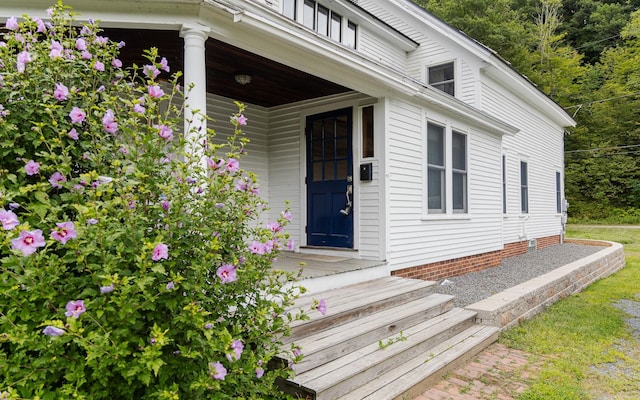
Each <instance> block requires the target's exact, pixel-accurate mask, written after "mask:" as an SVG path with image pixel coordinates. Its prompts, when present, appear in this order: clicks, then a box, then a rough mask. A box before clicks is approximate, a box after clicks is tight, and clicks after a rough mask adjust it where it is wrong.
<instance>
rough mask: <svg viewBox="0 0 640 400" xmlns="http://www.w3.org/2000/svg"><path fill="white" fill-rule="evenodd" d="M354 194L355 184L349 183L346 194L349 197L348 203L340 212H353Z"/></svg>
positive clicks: (345, 213) (344, 213) (346, 213)
mask: <svg viewBox="0 0 640 400" xmlns="http://www.w3.org/2000/svg"><path fill="white" fill-rule="evenodd" d="M352 194H353V185H347V192H346V193H345V196H346V197H347V205H346V206H345V207H344V208H343V209H342V210H340V214H342V215H349V214H351V206H352V203H351V195H352Z"/></svg>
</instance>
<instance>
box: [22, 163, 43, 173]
mask: <svg viewBox="0 0 640 400" xmlns="http://www.w3.org/2000/svg"><path fill="white" fill-rule="evenodd" d="M24 172H26V173H27V175H29V176H31V175H35V174H37V173H38V172H40V163H37V162H35V161H33V160H29V161H27V163H26V164H25V166H24Z"/></svg>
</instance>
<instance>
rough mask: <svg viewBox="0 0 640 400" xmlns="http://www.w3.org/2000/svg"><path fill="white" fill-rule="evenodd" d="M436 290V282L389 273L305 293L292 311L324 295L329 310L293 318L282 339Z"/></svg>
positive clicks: (286, 340) (292, 338) (292, 339)
mask: <svg viewBox="0 0 640 400" xmlns="http://www.w3.org/2000/svg"><path fill="white" fill-rule="evenodd" d="M434 292H435V282H429V281H422V280H417V279H406V278H399V277H394V276H387V277H383V278H378V279H374V280H371V281H367V282H362V283H357V284H353V285H349V286H345V287H341V288H337V289H331V290H328V291H324V292H319V293H314V294H311V295H304V296H301V297H300V298H299V299H298V300H297V301H296V304H295V305H294V306H293V307H292V308H291V309H289V311H290V312H291V313H293V314H295V313H296V312H297V311H298V310H304V311H308V310H309V309H311V308H313V304H314V300H321V299H324V300H325V301H326V303H327V310H328V311H327V314H326V315H325V316H321V315H320V314H319V313H318V312H317V311H312V312H311V317H312V318H311V320H308V321H293V323H292V324H291V328H292V331H291V335H290V336H289V337H286V338H283V341H284V343H285V344H286V343H290V342H296V341H297V340H299V339H300V338H302V337H305V336H309V335H312V334H314V333H316V332H318V331H321V330H323V329H326V328H327V327H330V326H337V325H340V324H344V323H347V322H350V321H354V320H357V319H359V318H361V317H364V316H367V315H370V314H373V313H376V312H379V311H383V310H386V309H389V308H392V307H395V306H397V305H399V304H405V303H407V302H410V301H413V300H416V299H420V298H424V297H426V296H428V295H430V294H432V293H434Z"/></svg>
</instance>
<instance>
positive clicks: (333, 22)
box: [282, 0, 358, 49]
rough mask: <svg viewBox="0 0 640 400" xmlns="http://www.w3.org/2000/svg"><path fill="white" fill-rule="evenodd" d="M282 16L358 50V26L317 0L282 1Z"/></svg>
mask: <svg viewBox="0 0 640 400" xmlns="http://www.w3.org/2000/svg"><path fill="white" fill-rule="evenodd" d="M282 15H284V16H285V17H287V18H291V19H293V20H295V21H297V22H299V23H301V24H302V25H304V26H306V27H307V28H309V29H313V30H314V31H316V32H318V33H319V34H320V35H323V36H327V37H329V38H331V39H333V40H335V41H337V42H340V43H342V44H344V45H345V46H348V47H351V48H354V49H355V48H356V44H357V43H356V39H357V31H358V25H357V24H356V23H354V22H353V21H350V20H348V19H347V18H344V17H343V16H342V15H340V14H338V13H336V12H334V11H333V10H332V9H331V8H329V7H326V6H324V5H322V4H320V3H318V2H317V1H315V0H282Z"/></svg>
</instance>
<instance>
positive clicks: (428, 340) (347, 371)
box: [294, 309, 475, 399]
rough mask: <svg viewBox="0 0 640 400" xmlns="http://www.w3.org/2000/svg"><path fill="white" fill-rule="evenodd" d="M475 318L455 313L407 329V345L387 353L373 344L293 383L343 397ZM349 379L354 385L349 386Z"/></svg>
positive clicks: (394, 346)
mask: <svg viewBox="0 0 640 400" xmlns="http://www.w3.org/2000/svg"><path fill="white" fill-rule="evenodd" d="M474 316H475V313H474V312H472V311H468V310H462V309H453V310H451V311H449V312H447V313H445V314H442V315H440V316H438V317H434V318H431V319H429V320H428V321H424V322H422V323H420V324H418V325H415V326H413V327H411V328H409V329H407V330H406V331H405V332H404V336H405V337H406V338H407V340H406V341H400V342H396V343H394V344H392V345H390V346H388V347H386V348H384V349H380V346H379V344H378V342H376V343H372V344H370V345H368V346H365V347H363V348H362V349H360V350H357V351H355V352H353V353H350V354H347V355H345V356H343V357H341V358H339V359H337V360H334V361H331V362H329V363H326V364H323V365H320V366H319V367H317V368H314V369H312V370H309V371H307V372H304V373H301V374H300V375H297V376H296V377H295V378H294V382H295V383H296V384H298V385H302V386H304V387H306V388H309V389H312V390H314V391H315V392H316V393H318V394H319V395H321V394H322V393H323V392H332V393H337V394H338V396H339V395H342V394H344V393H347V392H348V391H349V390H352V389H355V388H356V387H358V386H360V385H362V384H364V383H365V382H367V381H370V380H371V379H374V378H376V377H377V376H379V375H382V374H384V373H386V372H387V371H388V370H392V369H395V368H397V367H398V366H399V365H402V364H403V363H404V362H405V361H406V360H407V359H411V358H413V357H414V356H415V355H416V354H419V353H421V352H423V351H425V350H427V349H428V348H431V347H433V346H436V345H437V343H439V342H441V341H442V340H445V339H447V338H448V337H449V336H451V334H450V333H451V332H452V330H453V334H456V333H457V331H458V330H464V329H466V328H467V326H470V325H471V324H472V319H473V318H474ZM443 336H444V337H443ZM396 337H397V335H396ZM391 338H394V336H391ZM350 379H351V380H353V382H346V381H347V380H350ZM358 381H361V382H358ZM343 382H345V383H344V385H343V387H340V388H336V387H337V386H339V384H338V383H343ZM343 392H344V393H343ZM321 398H322V397H318V399H321ZM329 398H332V397H329Z"/></svg>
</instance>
